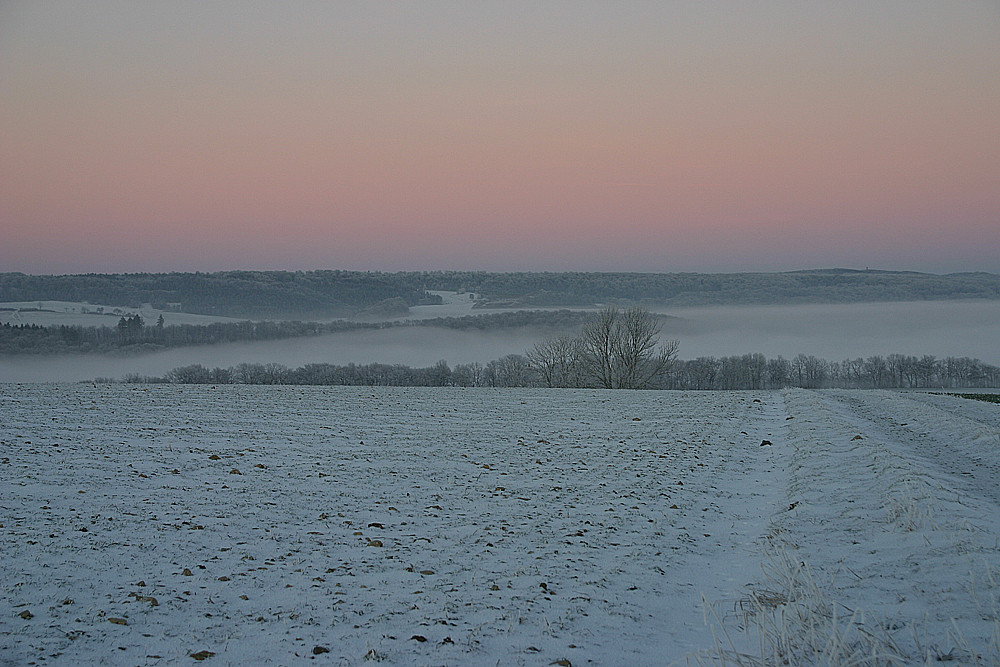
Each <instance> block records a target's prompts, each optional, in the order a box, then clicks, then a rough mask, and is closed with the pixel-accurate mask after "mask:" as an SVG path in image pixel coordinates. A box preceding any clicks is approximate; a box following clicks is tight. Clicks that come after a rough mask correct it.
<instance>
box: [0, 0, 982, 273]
mask: <svg viewBox="0 0 1000 667" xmlns="http://www.w3.org/2000/svg"><path fill="white" fill-rule="evenodd" d="M998 71H1000V3H998V2H996V1H995V0H978V1H977V0H962V1H959V2H951V1H945V0H939V1H928V0H901V1H890V0H886V1H880V0H866V1H863V2H850V1H845V0H837V1H830V2H776V1H769V0H763V1H755V2H738V1H733V2H700V1H698V2H695V1H693V0H692V1H690V2H671V1H661V2H640V1H636V2H629V3H618V2H591V1H587V0H579V1H574V2H544V1H543V2H537V1H535V2H517V1H512V0H505V1H504V2H435V1H430V2H349V1H344V2H310V1H305V0H303V1H300V2H256V1H253V0H241V1H240V2H229V1H225V0H220V1H216V2H201V1H197V2H196V1H191V0H172V1H170V2H166V1H163V2H155V1H151V2H134V1H131V0H124V1H121V2H111V1H108V0H87V1H80V2H77V1H73V0H62V1H59V2H52V1H48V0H24V1H21V0H4V1H3V2H0V271H23V272H25V273H33V274H47V273H86V272H97V273H109V272H138V271H196V270H197V271H216V270H229V269H261V270H263V269H287V270H309V269H352V270H381V271H399V270H435V269H462V270H466V269H472V270H488V271H568V270H572V271H644V272H646V271H648V272H674V271H704V272H731V271H784V270H794V269H805V268H828V267H849V268H865V267H869V266H870V267H871V268H881V269H899V270H914V271H928V272H934V273H948V272H956V271H991V272H1000V75H998Z"/></svg>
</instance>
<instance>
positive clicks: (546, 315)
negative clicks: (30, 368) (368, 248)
mask: <svg viewBox="0 0 1000 667" xmlns="http://www.w3.org/2000/svg"><path fill="white" fill-rule="evenodd" d="M589 316H590V313H587V312H581V311H571V310H558V311H512V312H504V313H489V314H483V315H467V316H464V317H437V318H432V319H425V320H396V321H392V322H355V321H348V320H335V321H333V322H299V321H294V320H279V321H271V320H265V321H261V322H252V321H249V320H247V321H243V322H215V323H212V324H165V319H164V317H163V316H162V315H161V316H160V318H159V319H158V320H157V321H156V323H155V324H153V325H149V324H147V323H146V322H145V321H144V319H143V318H142V317H141V316H140V315H138V314H129V315H123V316H122V317H121V318H120V319H119V320H118V325H117V326H116V327H115V328H111V327H94V326H90V327H84V326H80V325H60V326H51V327H45V326H41V325H37V324H7V323H4V324H0V354H62V353H70V352H72V353H90V352H111V351H124V352H151V351H155V350H159V349H165V348H174V347H186V346H191V345H213V344H217V343H247V342H258V341H269V340H279V339H285V338H299V337H303V336H320V335H324V334H334V333H343V332H348V331H361V330H371V329H382V328H387V327H403V326H420V327H438V328H444V329H456V330H468V329H475V330H499V329H513V328H520V327H538V328H540V329H543V330H547V331H564V330H572V329H575V328H579V327H580V326H581V325H582V324H583V322H584V321H585V320H586V319H587V318H588V317H589Z"/></svg>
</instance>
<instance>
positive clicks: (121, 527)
mask: <svg viewBox="0 0 1000 667" xmlns="http://www.w3.org/2000/svg"><path fill="white" fill-rule="evenodd" d="M0 392H2V393H0V414H2V415H3V418H2V423H0V524H2V526H0V553H2V555H3V560H4V570H3V580H2V587H0V594H2V597H0V664H27V663H29V662H35V663H36V664H53V665H56V664H60V665H61V664H97V663H104V664H148V665H158V664H171V663H176V662H180V663H183V664H189V663H191V662H193V661H194V660H196V659H197V658H205V659H206V660H210V661H211V662H210V663H209V664H252V663H258V664H264V663H270V664H297V663H299V662H301V661H303V660H306V659H309V660H311V661H313V662H315V663H317V664H365V663H366V662H367V661H383V662H385V663H386V664H398V665H438V664H449V665H469V664H472V665H476V664H482V665H487V664H489V665H495V664H498V663H499V664H524V665H548V664H572V665H578V666H579V665H585V664H671V663H679V664H683V663H685V662H701V663H704V664H720V663H721V662H722V661H723V660H729V661H730V662H732V661H733V660H734V659H737V658H738V659H742V660H743V661H744V662H746V663H747V664H753V660H752V659H751V658H749V657H747V656H754V655H755V656H757V658H758V659H759V658H760V657H761V655H762V653H761V652H762V651H764V652H765V653H766V652H767V651H769V650H771V649H776V650H780V651H784V652H785V653H786V654H790V652H791V651H798V653H796V654H794V655H800V656H802V662H805V661H807V660H813V661H816V662H820V661H821V658H822V655H823V654H822V651H826V652H827V653H826V654H827V655H828V656H829V655H831V654H832V652H833V651H834V650H835V649H831V648H830V647H829V646H828V645H824V644H823V641H824V637H825V638H826V639H829V637H831V636H836V637H839V636H843V637H844V638H845V641H846V644H847V645H848V646H849V647H850V646H859V645H861V644H864V636H865V633H871V632H872V628H879V629H880V632H881V635H884V637H880V638H879V642H875V643H872V642H868V643H867V644H865V646H867V647H868V648H871V647H873V646H874V647H875V648H877V649H878V650H880V651H884V652H889V651H895V652H896V654H898V655H900V656H902V657H903V658H905V659H906V660H907V661H912V662H915V663H919V662H922V661H923V659H924V658H925V657H927V656H930V657H934V656H947V657H952V658H958V659H961V660H964V661H969V662H974V656H973V655H972V654H973V653H976V654H978V655H982V656H983V660H985V661H986V662H982V663H981V664H989V662H988V661H989V660H990V659H996V656H997V652H996V650H997V646H998V641H997V638H996V637H993V638H991V637H990V633H991V632H993V633H995V632H997V617H996V614H997V604H996V602H995V597H996V595H997V592H998V588H997V582H996V579H995V578H994V579H990V576H994V577H995V573H996V571H997V569H998V567H1000V557H998V549H997V538H998V535H1000V529H998V525H997V517H998V516H1000V509H998V507H997V503H996V498H995V490H991V489H992V487H991V485H990V484H989V477H990V475H991V474H993V473H992V471H993V470H995V465H996V463H997V461H998V456H1000V455H998V452H997V444H996V440H995V437H994V438H993V439H992V440H991V437H993V436H995V434H996V426H997V422H996V413H995V412H994V411H991V410H990V408H992V407H993V406H985V405H978V404H977V405H975V406H973V405H971V402H969V403H970V405H968V406H967V405H964V404H961V403H958V402H957V401H959V400H960V399H952V398H949V397H943V396H942V397H936V396H927V395H916V394H913V395H911V394H894V393H872V392H870V393H863V392H805V391H799V390H794V391H787V392H756V393H755V392H733V393H723V392H718V393H707V392H706V393H694V392H692V393H681V392H624V391H622V392H607V391H589V390H503V391H500V390H483V389H467V390H462V389H428V388H422V389H400V388H362V389H359V388H303V387H295V388H292V387H247V386H220V387H217V388H214V387H190V386H187V387H175V386H125V385H101V386H92V385H41V384H38V385H0ZM918 417H920V418H921V419H923V420H924V421H923V422H919V421H918V419H917V418H918ZM910 420H913V421H910ZM918 423H919V427H918V426H917V424H918ZM857 436H860V438H858V437H857ZM766 443H770V444H766ZM939 450H940V452H941V454H940V455H938V456H934V455H933V453H934V452H935V451H939ZM951 450H954V451H955V452H957V453H956V454H955V455H954V456H951V455H949V454H948V453H947V452H949V451H951ZM962 457H964V458H962ZM976 457H978V458H976ZM994 479H995V477H994ZM762 566H763V570H762ZM845 608H850V609H851V610H859V611H864V612H865V616H864V624H863V625H862V624H861V620H862V619H861V618H859V617H855V618H854V619H850V620H849V619H847V618H843V616H845V615H846V616H850V613H848V612H845ZM831 610H835V611H836V613H837V615H838V617H839V618H838V620H836V621H834V622H832V623H830V622H829V621H830V620H831V619H830V616H831V615H832V614H830V613H829V612H830V611H831ZM806 612H808V613H806ZM824 619H825V620H824ZM952 619H954V622H953V620H952ZM803 621H804V622H806V623H812V626H811V627H812V628H813V629H812V630H810V631H805V630H803V624H802V622H803ZM821 621H822V622H821ZM824 622H825V623H826V625H823V623H824ZM760 628H764V629H765V630H767V632H766V633H765V634H764V638H765V641H764V648H763V649H762V648H761V647H760V646H759V644H758V639H759V636H758V634H757V632H758V629H760ZM817 628H819V630H817ZM823 629H825V630H823ZM810 633H811V634H810ZM838 633H840V634H838ZM819 634H822V635H823V637H817V636H816V635H819ZM913 637H916V640H914V639H913ZM804 642H805V643H808V645H807V646H803V643H804ZM327 650H328V652H327ZM991 651H992V653H991ZM209 654H211V655H209ZM739 656H743V657H742V658H740V657H739Z"/></svg>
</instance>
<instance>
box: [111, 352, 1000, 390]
mask: <svg viewBox="0 0 1000 667" xmlns="http://www.w3.org/2000/svg"><path fill="white" fill-rule="evenodd" d="M98 381H104V382H112V381H114V380H111V379H108V378H98ZM122 381H124V382H129V383H172V384H285V385H347V386H401V387H545V386H549V385H548V384H547V383H546V382H545V378H544V375H543V374H542V373H540V372H539V370H538V369H537V368H536V367H534V366H533V364H532V363H531V361H530V360H529V359H528V357H526V356H524V355H520V354H510V355H507V356H505V357H502V358H500V359H496V360H494V361H491V362H489V363H487V364H480V363H471V364H458V365H456V366H455V367H454V368H452V367H450V366H449V365H448V363H447V362H446V361H439V362H438V363H437V364H435V365H434V366H430V367H427V368H411V367H410V366H405V365H403V364H377V363H376V364H348V365H334V364H324V363H318V364H307V365H305V366H301V367H299V368H287V367H285V366H283V365H281V364H275V363H270V364H251V363H244V364H239V365H237V366H233V367H228V368H207V367H205V366H202V365H199V364H195V365H190V366H182V367H178V368H175V369H173V370H171V371H170V372H168V373H167V374H166V375H165V376H162V377H146V376H140V375H129V376H126V377H125V378H123V380H122ZM579 386H581V387H587V386H593V385H588V384H586V383H584V384H581V385H579ZM997 386H1000V368H998V367H996V366H993V365H990V364H986V363H983V362H982V361H980V360H978V359H971V358H968V357H947V358H944V359H939V358H936V357H933V356H930V355H925V356H921V357H917V356H912V355H904V354H890V355H887V356H884V357H883V356H880V355H877V356H872V357H868V358H865V359H862V358H857V359H847V360H844V361H835V362H831V361H827V360H825V359H821V358H818V357H815V356H812V355H804V354H800V355H798V356H796V357H794V358H792V359H785V358H783V357H776V358H767V357H765V356H764V355H762V354H744V355H735V356H729V357H720V358H716V357H700V358H698V359H691V360H689V361H682V360H678V361H676V362H674V365H673V367H672V368H671V370H670V372H669V373H667V374H665V375H664V376H663V378H662V380H661V381H660V382H659V384H658V385H656V386H653V387H650V388H652V389H675V390H741V389H781V388H783V387H803V388H806V389H824V388H845V389H893V388H903V389H918V388H923V389H931V388H947V389H958V388H977V387H997Z"/></svg>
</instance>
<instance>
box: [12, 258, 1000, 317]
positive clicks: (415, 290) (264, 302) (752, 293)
mask: <svg viewBox="0 0 1000 667" xmlns="http://www.w3.org/2000/svg"><path fill="white" fill-rule="evenodd" d="M438 290H440V291H454V292H468V293H472V294H474V295H475V297H476V305H477V307H480V308H490V307H519V306H592V305H596V304H605V303H616V304H622V305H625V304H639V305H660V306H662V305H671V306H690V305H709V304H719V305H726V304H788V303H851V302H864V301H869V302H870V301H921V300H931V299H934V300H939V299H1000V275H996V274H991V273H953V274H948V275H936V274H928V273H913V272H899V271H870V270H864V271H859V270H851V269H825V270H811V271H791V272H786V273H715V274H707V273H488V272H476V271H429V272H400V273H381V272H363V271H294V272H292V271H225V272H218V273H136V274H85V275H59V276H35V275H27V274H23V273H0V302H3V301H74V302H86V303H92V304H103V305H114V306H124V307H128V308H133V309H137V308H139V307H140V306H141V305H142V304H150V305H152V306H153V307H154V308H157V309H160V310H167V311H169V310H178V311H182V312H186V313H193V314H201V315H216V316H225V317H235V318H250V319H268V318H269V319H308V318H329V317H345V318H350V317H364V316H388V317H392V316H399V315H401V314H405V313H406V311H407V310H408V309H409V308H410V307H411V306H415V305H420V304H434V303H439V302H440V297H438V296H436V295H433V294H430V293H429V292H430V291H438Z"/></svg>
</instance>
